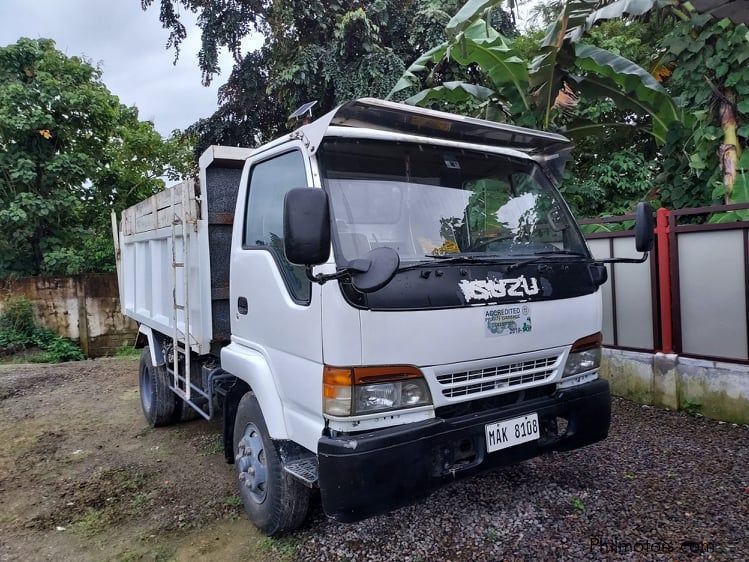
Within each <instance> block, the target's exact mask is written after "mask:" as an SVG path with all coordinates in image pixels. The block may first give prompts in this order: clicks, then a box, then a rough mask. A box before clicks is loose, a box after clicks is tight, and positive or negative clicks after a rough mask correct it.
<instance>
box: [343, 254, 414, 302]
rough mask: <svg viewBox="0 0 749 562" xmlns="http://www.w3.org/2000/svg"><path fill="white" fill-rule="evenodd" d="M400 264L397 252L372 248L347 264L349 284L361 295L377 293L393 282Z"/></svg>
mask: <svg viewBox="0 0 749 562" xmlns="http://www.w3.org/2000/svg"><path fill="white" fill-rule="evenodd" d="M400 262H401V260H400V256H399V255H398V252H396V251H395V250H393V249H392V248H388V247H386V246H383V247H380V248H374V249H373V250H370V251H369V252H368V253H367V255H366V256H364V258H360V259H358V260H354V261H353V262H352V263H350V264H349V270H350V271H351V284H352V285H353V286H354V287H355V288H356V289H358V290H359V291H361V292H362V293H373V292H374V291H378V290H380V289H382V288H383V287H384V286H385V285H387V284H388V283H390V281H392V280H393V277H395V274H396V273H397V272H398V267H399V266H400Z"/></svg>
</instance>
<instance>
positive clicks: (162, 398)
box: [138, 346, 181, 427]
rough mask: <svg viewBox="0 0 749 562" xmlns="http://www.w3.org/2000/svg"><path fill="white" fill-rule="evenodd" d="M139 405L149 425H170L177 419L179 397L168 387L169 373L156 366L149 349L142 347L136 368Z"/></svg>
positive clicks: (179, 411) (178, 414)
mask: <svg viewBox="0 0 749 562" xmlns="http://www.w3.org/2000/svg"><path fill="white" fill-rule="evenodd" d="M138 386H139V388H140V406H141V408H142V409H143V416H144V417H145V418H146V421H147V422H148V425H150V426H151V427H161V426H165V425H170V424H173V423H175V422H176V421H178V420H179V417H180V414H181V409H179V408H178V406H180V405H181V404H179V403H178V400H180V398H179V397H178V396H177V395H176V394H174V392H172V389H171V388H169V373H167V372H166V369H165V368H164V366H163V365H162V366H160V367H157V366H155V365H154V364H153V362H152V361H151V350H150V349H149V348H148V346H146V347H144V348H143V352H142V353H141V355H140V366H139V368H138Z"/></svg>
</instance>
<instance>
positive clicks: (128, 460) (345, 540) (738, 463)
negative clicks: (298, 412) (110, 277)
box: [0, 360, 749, 562]
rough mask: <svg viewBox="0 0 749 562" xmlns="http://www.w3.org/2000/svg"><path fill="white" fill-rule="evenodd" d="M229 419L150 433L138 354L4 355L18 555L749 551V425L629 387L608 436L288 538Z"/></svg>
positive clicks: (9, 514) (334, 557)
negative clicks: (261, 505)
mask: <svg viewBox="0 0 749 562" xmlns="http://www.w3.org/2000/svg"><path fill="white" fill-rule="evenodd" d="M219 431H220V424H219V423H218V422H211V423H208V422H203V421H198V422H192V423H189V424H184V425H179V426H176V427H168V428H163V429H158V430H149V429H148V428H147V427H146V424H145V422H144V420H143V417H142V415H141V412H140V407H139V404H138V396H137V380H136V363H135V362H134V361H132V360H106V361H96V362H91V361H88V362H82V363H77V364H76V363H71V364H64V365H57V366H38V365H29V366H10V365H8V366H0V506H1V507H0V560H24V561H26V560H40V559H45V560H173V559H176V560H196V559H203V560H239V559H241V560H253V561H268V560H278V561H286V562H288V561H290V560H300V561H305V562H306V561H311V560H321V561H327V560H329V561H336V562H343V561H349V562H354V561H365V560H367V561H369V560H371V561H390V560H393V561H401V560H403V561H411V562H414V561H423V562H427V561H429V562H432V561H455V562H461V561H464V562H482V561H498V560H569V561H573V560H574V561H578V560H600V559H608V560H650V559H658V560H680V561H684V560H749V428H747V427H743V426H742V427H737V426H734V425H731V424H722V423H719V422H715V421H712V420H708V419H704V418H695V417H691V416H689V415H686V414H683V413H674V412H668V411H664V410H659V409H654V408H647V407H642V406H639V405H636V404H633V403H630V402H627V401H624V400H619V399H615V400H614V405H613V421H612V429H611V434H610V437H609V438H608V439H607V440H606V441H604V442H602V443H598V444H596V445H593V446H591V447H588V448H586V449H583V450H578V451H574V452H570V453H558V454H553V455H550V456H545V457H541V458H537V459H533V460H531V461H528V462H525V463H522V464H520V465H517V466H513V467H508V468H503V469H498V470H495V471H493V472H491V473H485V474H483V475H480V476H477V477H474V478H471V479H467V480H462V481H459V482H456V483H453V484H451V485H449V486H447V487H444V488H442V489H440V490H438V491H437V492H435V493H434V494H433V495H431V496H430V497H429V498H427V499H426V500H423V501H421V502H419V503H416V504H414V505H411V506H409V507H405V508H402V509H399V510H397V511H394V512H392V513H389V514H387V515H382V516H379V517H374V518H371V519H368V520H366V521H363V522H360V523H358V524H355V525H343V524H338V523H335V522H333V521H330V520H328V519H326V518H325V517H324V515H323V514H322V512H321V508H320V503H319V498H317V500H316V501H315V502H314V504H313V508H312V512H311V514H310V517H309V519H308V521H307V523H306V524H305V526H304V527H303V528H302V529H301V530H300V531H298V532H296V533H294V534H292V535H290V536H287V537H285V538H281V539H264V538H263V537H261V536H260V535H259V534H258V533H257V531H256V530H255V529H254V528H253V527H252V526H251V525H250V523H249V522H248V521H247V520H246V519H245V518H244V516H243V515H242V513H241V508H240V507H239V503H238V498H237V497H236V494H235V492H234V482H233V478H234V477H233V469H232V467H231V466H228V465H227V464H226V463H225V462H224V460H223V455H222V454H221V447H220V440H219V438H218V437H217V435H218V432H219ZM115 436H116V438H115ZM61 529H62V530H61Z"/></svg>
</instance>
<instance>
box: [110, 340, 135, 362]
mask: <svg viewBox="0 0 749 562" xmlns="http://www.w3.org/2000/svg"><path fill="white" fill-rule="evenodd" d="M140 353H141V350H140V349H136V348H135V347H133V346H132V345H129V344H126V343H123V344H122V345H121V346H120V347H119V349H118V350H117V351H115V352H114V356H115V357H122V358H125V359H137V358H138V357H140Z"/></svg>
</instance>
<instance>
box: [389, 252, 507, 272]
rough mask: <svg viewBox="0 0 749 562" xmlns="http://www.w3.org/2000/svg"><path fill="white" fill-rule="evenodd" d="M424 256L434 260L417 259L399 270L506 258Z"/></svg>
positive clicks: (492, 261)
mask: <svg viewBox="0 0 749 562" xmlns="http://www.w3.org/2000/svg"><path fill="white" fill-rule="evenodd" d="M424 257H427V258H433V259H434V260H436V261H417V262H416V263H411V264H408V265H403V266H401V267H400V268H399V270H400V271H402V270H404V269H414V268H417V267H423V266H430V265H431V266H434V265H438V264H439V265H442V264H445V263H484V264H485V263H497V261H498V260H503V259H506V258H504V257H503V256H493V255H492V256H490V257H482V256H466V255H459V254H458V255H454V254H453V255H450V254H424Z"/></svg>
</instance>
